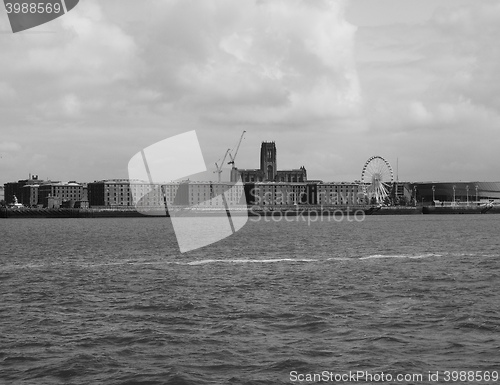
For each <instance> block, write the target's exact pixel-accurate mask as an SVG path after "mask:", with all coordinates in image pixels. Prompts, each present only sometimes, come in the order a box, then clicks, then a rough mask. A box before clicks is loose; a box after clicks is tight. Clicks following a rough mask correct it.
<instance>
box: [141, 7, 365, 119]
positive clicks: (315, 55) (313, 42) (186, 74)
mask: <svg viewBox="0 0 500 385" xmlns="http://www.w3.org/2000/svg"><path fill="white" fill-rule="evenodd" d="M343 9H344V3H343V2H342V1H337V0H319V1H316V2H311V1H304V0H286V1H285V0H274V1H258V2H256V1H254V0H242V1H238V2H237V3H235V2H234V1H221V0H207V1H204V2H203V5H200V4H199V3H192V2H184V1H169V2H167V3H166V4H164V5H163V6H162V7H161V9H159V10H158V12H157V17H158V24H157V25H153V27H152V28H153V32H152V33H150V35H151V36H152V40H151V41H148V43H147V46H146V47H145V50H146V53H145V55H146V56H147V57H149V58H152V59H153V61H154V63H155V64H154V65H153V68H152V69H151V70H152V71H153V73H154V74H155V76H154V77H153V78H154V79H155V85H154V86H155V87H156V88H158V87H163V89H164V90H165V91H164V101H166V102H167V103H171V104H172V105H174V106H176V107H178V108H180V109H182V110H184V111H190V112H193V111H195V112H196V113H198V114H199V115H200V117H202V118H207V119H211V120H215V121H222V122H224V121H227V120H229V121H232V122H234V121H247V122H248V121H250V122H252V121H254V122H257V123H263V122H268V123H269V122H278V123H279V122H287V121H293V122H295V123H297V121H298V120H309V119H313V120H314V119H324V118H325V117H335V116H338V115H340V116H344V115H345V114H346V113H348V112H349V110H350V109H354V108H356V107H357V106H358V105H359V103H360V102H361V99H360V94H359V84H358V80H357V74H356V70H355V64H354V58H353V48H354V36H355V30H356V29H355V27H354V26H352V25H350V24H349V23H347V22H346V21H345V19H344V16H343ZM207 16H208V17H207ZM151 80H152V78H151V77H150V78H149V81H151ZM147 82H148V81H147ZM151 86H153V85H152V84H151ZM154 86H153V87H154Z"/></svg>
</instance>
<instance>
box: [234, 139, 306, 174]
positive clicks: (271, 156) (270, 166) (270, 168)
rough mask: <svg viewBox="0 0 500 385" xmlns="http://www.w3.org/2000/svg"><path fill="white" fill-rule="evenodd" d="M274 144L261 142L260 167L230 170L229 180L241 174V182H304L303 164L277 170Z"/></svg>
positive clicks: (304, 171) (304, 170)
mask: <svg viewBox="0 0 500 385" xmlns="http://www.w3.org/2000/svg"><path fill="white" fill-rule="evenodd" d="M276 158H277V157H276V144H275V143H274V142H262V146H261V147H260V169H244V170H243V169H237V168H233V169H232V170H231V182H236V181H237V180H238V176H241V181H242V182H243V183H249V182H306V181H307V172H306V169H305V167H304V166H302V167H300V168H299V169H293V170H278V166H277V159H276Z"/></svg>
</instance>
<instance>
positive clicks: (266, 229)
mask: <svg viewBox="0 0 500 385" xmlns="http://www.w3.org/2000/svg"><path fill="white" fill-rule="evenodd" d="M0 234H1V235H0V236H1V244H0V293H1V303H0V382H1V383H6V384H11V383H12V384H292V383H302V384H304V383H333V382H325V381H316V382H313V381H312V380H311V381H309V382H306V381H304V382H298V381H294V377H292V376H291V374H290V373H291V372H293V373H296V375H298V374H303V375H304V376H305V374H307V373H309V374H314V373H321V372H323V371H328V372H332V373H340V374H341V373H348V372H349V371H354V372H355V371H368V372H369V373H371V374H376V373H381V372H384V373H389V374H391V375H393V376H396V375H397V374H407V373H409V374H411V373H421V374H423V380H422V381H413V382H412V381H396V380H393V381H392V382H385V383H415V384H420V383H425V384H427V383H429V384H430V383H437V382H436V381H434V382H432V381H429V379H428V378H427V376H428V372H429V371H432V372H433V373H435V372H436V371H439V381H438V382H439V383H446V382H445V380H444V371H446V370H458V371H460V370H462V371H483V372H484V371H490V372H492V371H500V337H499V336H500V313H499V308H500V294H499V290H500V238H499V234H500V215H468V216H456V215H455V216H453V215H452V216H447V215H442V216H424V215H414V216H383V217H382V216H380V217H367V218H366V219H365V221H363V222H348V221H343V222H340V223H339V222H333V221H331V222H325V221H323V222H321V221H318V222H314V223H310V224H308V223H307V222H303V221H301V220H299V221H293V222H286V221H281V222H273V221H270V222H264V221H261V222H258V223H254V222H249V223H248V224H247V225H246V226H245V227H244V228H243V229H242V230H241V231H240V232H238V233H236V234H235V235H234V236H232V237H230V238H228V239H225V240H223V241H221V242H219V243H217V244H214V245H211V246H209V247H206V248H203V249H200V250H197V251H194V252H191V253H187V254H180V253H178V252H177V244H176V241H175V238H174V236H173V231H172V228H171V226H170V223H169V220H168V219H166V218H121V219H105V218H102V219H3V220H2V219H0ZM304 379H306V377H304ZM359 382H362V381H359ZM368 382H370V381H368ZM373 382H375V381H373ZM499 382H500V381H497V382H496V383H499ZM447 383H449V382H447ZM456 383H476V384H477V383H483V384H484V383H494V381H493V380H491V381H484V380H483V381H479V382H478V381H472V382H471V381H460V380H459V381H457V382H456Z"/></svg>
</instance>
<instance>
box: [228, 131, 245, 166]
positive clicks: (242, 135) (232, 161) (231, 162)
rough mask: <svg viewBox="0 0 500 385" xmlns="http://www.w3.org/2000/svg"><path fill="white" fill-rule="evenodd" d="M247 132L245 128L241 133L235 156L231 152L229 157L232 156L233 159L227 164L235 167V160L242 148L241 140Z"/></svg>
mask: <svg viewBox="0 0 500 385" xmlns="http://www.w3.org/2000/svg"><path fill="white" fill-rule="evenodd" d="M245 132H246V131H244V130H243V132H242V133H241V137H240V141H239V142H238V146H237V147H236V151H235V152H234V156H233V155H231V153H229V157H230V158H231V161H230V162H228V163H227V164H232V165H233V168H234V161H235V160H236V155H238V150H239V149H240V144H241V141H242V140H243V137H244V136H245Z"/></svg>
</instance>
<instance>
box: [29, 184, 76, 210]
mask: <svg viewBox="0 0 500 385" xmlns="http://www.w3.org/2000/svg"><path fill="white" fill-rule="evenodd" d="M82 199H83V185H82V184H80V183H76V182H75V181H70V182H67V183H66V182H49V183H42V184H40V186H39V187H38V204H39V205H42V206H43V207H49V206H50V208H58V207H60V206H63V207H74V206H75V204H76V202H80V201H82Z"/></svg>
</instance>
